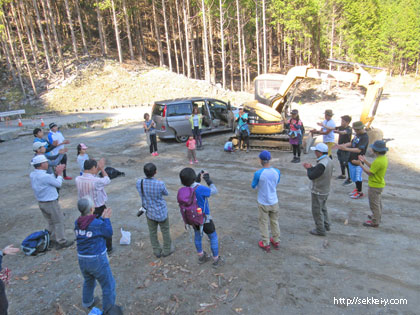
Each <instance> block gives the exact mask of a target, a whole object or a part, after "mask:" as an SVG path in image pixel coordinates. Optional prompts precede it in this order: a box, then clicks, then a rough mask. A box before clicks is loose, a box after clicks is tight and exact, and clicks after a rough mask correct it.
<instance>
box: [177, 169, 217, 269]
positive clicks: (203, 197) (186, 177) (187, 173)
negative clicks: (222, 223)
mask: <svg viewBox="0 0 420 315" xmlns="http://www.w3.org/2000/svg"><path fill="white" fill-rule="evenodd" d="M179 177H180V179H181V183H182V185H184V186H186V187H192V188H195V187H197V188H196V189H195V196H196V198H197V205H198V206H199V207H200V208H201V209H202V211H203V213H204V214H205V221H204V224H203V227H202V230H201V228H200V227H199V226H193V228H194V233H195V238H194V240H195V248H196V250H197V254H198V263H199V264H202V263H205V262H206V261H208V260H209V259H210V257H209V256H207V253H206V252H205V251H203V244H202V231H203V232H204V233H206V234H207V236H208V237H209V239H210V247H211V252H212V254H213V267H214V268H217V267H219V266H221V265H223V264H224V261H223V259H222V257H221V256H219V240H218V238H217V233H216V227H215V226H214V223H213V219H212V217H211V215H210V206H209V201H208V198H209V197H210V196H212V195H215V194H217V188H216V186H215V185H214V184H213V182H212V181H211V179H210V175H209V174H208V173H203V172H201V173H200V174H198V176H197V175H196V174H195V171H194V170H193V169H192V168H189V167H187V168H184V169H183V170H181V172H180V173H179ZM201 177H202V178H203V179H204V181H205V182H206V184H207V185H208V186H209V187H205V186H203V185H200V184H199V182H200V181H201Z"/></svg>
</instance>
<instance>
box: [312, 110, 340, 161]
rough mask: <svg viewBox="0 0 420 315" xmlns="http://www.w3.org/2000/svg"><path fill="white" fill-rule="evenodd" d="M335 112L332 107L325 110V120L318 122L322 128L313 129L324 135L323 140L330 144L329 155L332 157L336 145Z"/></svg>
mask: <svg viewBox="0 0 420 315" xmlns="http://www.w3.org/2000/svg"><path fill="white" fill-rule="evenodd" d="M333 115H334V113H333V111H332V110H331V109H327V110H326V111H325V112H324V117H325V120H324V121H323V122H322V123H321V122H319V123H318V126H320V127H321V130H312V133H317V134H321V135H322V139H323V140H322V141H323V142H324V143H325V144H326V145H327V146H328V156H329V157H330V159H332V148H333V147H334V145H335V142H334V141H335V140H334V130H335V122H334V120H332V117H333Z"/></svg>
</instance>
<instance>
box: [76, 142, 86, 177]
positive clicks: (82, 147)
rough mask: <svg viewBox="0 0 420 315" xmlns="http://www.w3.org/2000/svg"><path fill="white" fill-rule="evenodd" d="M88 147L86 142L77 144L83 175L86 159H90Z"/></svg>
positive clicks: (78, 160)
mask: <svg viewBox="0 0 420 315" xmlns="http://www.w3.org/2000/svg"><path fill="white" fill-rule="evenodd" d="M87 149H88V147H87V145H86V144H84V143H79V144H78V145H77V164H79V169H80V175H83V172H84V170H85V161H87V160H89V155H88V154H87V153H86V150H87Z"/></svg>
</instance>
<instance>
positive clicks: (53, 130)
mask: <svg viewBox="0 0 420 315" xmlns="http://www.w3.org/2000/svg"><path fill="white" fill-rule="evenodd" d="M49 127H50V132H49V133H48V142H49V143H54V141H57V142H58V143H57V146H56V147H55V148H54V149H53V150H51V152H50V155H52V156H54V155H58V153H59V151H60V150H62V149H64V148H65V147H64V145H65V144H69V143H70V141H69V140H66V139H65V138H64V136H63V134H62V133H61V131H59V130H58V126H57V124H56V123H51V124H50V125H49ZM61 163H62V164H64V165H66V166H67V154H64V156H63V159H62V160H61ZM63 175H64V177H63V178H64V179H65V180H72V179H73V178H72V177H70V176H67V173H66V169H64V172H63Z"/></svg>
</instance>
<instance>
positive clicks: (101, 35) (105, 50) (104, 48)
mask: <svg viewBox="0 0 420 315" xmlns="http://www.w3.org/2000/svg"><path fill="white" fill-rule="evenodd" d="M34 1H35V0H34ZM76 1H78V0H76ZM96 16H97V18H98V33H99V40H100V42H101V50H102V56H106V55H107V54H108V44H107V42H106V35H105V31H104V25H103V23H102V15H101V10H100V8H99V0H96Z"/></svg>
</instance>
